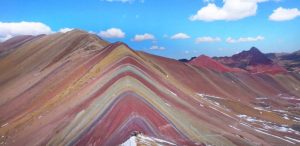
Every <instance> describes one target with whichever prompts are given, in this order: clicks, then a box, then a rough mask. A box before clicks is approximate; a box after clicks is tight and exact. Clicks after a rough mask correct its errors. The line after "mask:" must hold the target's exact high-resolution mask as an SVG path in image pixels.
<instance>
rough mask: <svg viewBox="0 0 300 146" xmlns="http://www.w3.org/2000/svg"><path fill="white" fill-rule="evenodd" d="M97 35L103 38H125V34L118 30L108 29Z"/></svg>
mask: <svg viewBox="0 0 300 146" xmlns="http://www.w3.org/2000/svg"><path fill="white" fill-rule="evenodd" d="M98 35H99V36H100V37H103V38H124V37H125V33H124V32H123V31H122V30H121V29H119V28H110V29H107V30H105V31H101V32H100V33H99V34H98Z"/></svg>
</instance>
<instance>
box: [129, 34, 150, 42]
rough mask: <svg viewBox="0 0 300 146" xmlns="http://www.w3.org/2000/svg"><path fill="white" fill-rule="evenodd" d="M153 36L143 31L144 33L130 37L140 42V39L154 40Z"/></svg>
mask: <svg viewBox="0 0 300 146" xmlns="http://www.w3.org/2000/svg"><path fill="white" fill-rule="evenodd" d="M154 39H155V37H154V35H152V34H149V33H145V34H137V35H135V36H134V38H133V39H132V40H133V41H136V42H140V41H145V40H154Z"/></svg>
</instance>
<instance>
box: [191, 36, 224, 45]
mask: <svg viewBox="0 0 300 146" xmlns="http://www.w3.org/2000/svg"><path fill="white" fill-rule="evenodd" d="M220 41H221V39H220V38H219V37H215V38H213V37H207V36H206V37H198V38H196V41H195V42H196V44H199V43H213V42H220Z"/></svg>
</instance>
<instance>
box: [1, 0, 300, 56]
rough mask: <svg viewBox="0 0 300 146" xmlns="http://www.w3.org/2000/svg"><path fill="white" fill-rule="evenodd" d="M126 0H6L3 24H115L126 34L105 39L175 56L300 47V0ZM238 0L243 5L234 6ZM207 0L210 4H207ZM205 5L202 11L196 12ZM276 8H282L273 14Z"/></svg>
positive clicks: (91, 27)
mask: <svg viewBox="0 0 300 146" xmlns="http://www.w3.org/2000/svg"><path fill="white" fill-rule="evenodd" d="M127 1H128V0H85V1H82V0H81V1H79V0H57V1H55V0H35V1H24V0H2V1H1V2H0V9H1V11H2V13H1V14H0V22H1V23H2V24H3V25H4V24H8V25H9V24H10V23H18V22H22V21H26V22H40V23H42V24H44V25H46V26H48V27H49V28H50V29H51V31H52V32H57V31H59V30H60V29H62V28H79V29H82V30H86V31H92V32H94V33H96V34H99V35H100V32H101V31H103V32H104V31H106V30H108V29H110V28H115V29H118V30H121V31H122V33H124V34H123V36H117V37H115V38H113V36H111V37H110V38H105V39H106V40H109V41H110V42H115V41H123V42H125V43H127V44H129V46H131V47H132V48H133V49H135V50H142V51H145V52H149V53H153V54H157V55H161V56H166V57H171V58H176V59H178V58H189V57H192V56H198V55H201V54H206V55H208V56H226V55H232V54H234V53H237V52H240V51H242V50H247V49H249V48H250V47H252V46H256V47H258V48H259V49H260V50H261V51H262V52H293V51H296V50H300V41H299V38H300V29H299V26H300V17H299V16H300V14H298V12H299V13H300V11H299V9H300V1H299V0H244V1H252V2H250V3H244V2H243V0H225V1H223V0H214V1H213V0H129V1H128V2H127ZM226 1H227V2H226ZM241 1H242V3H241ZM226 3H227V4H226ZM237 4H238V7H234V6H235V5H237ZM225 5H226V6H225ZM208 6H210V9H205V8H208ZM236 8H238V9H236ZM279 8H282V9H281V10H278V9H279ZM200 10H201V13H197V12H198V11H200ZM275 10H278V11H277V13H276V14H274V17H272V18H270V16H271V15H272V14H273V13H274V12H275ZM197 14H198V15H197ZM223 14H224V15H223ZM192 16H194V19H192ZM8 25H5V27H1V24H0V37H1V32H2V37H5V35H7V34H6V33H7V32H8V31H5V30H4V29H5V28H8ZM9 28H11V27H9ZM1 29H2V30H1ZM24 29H26V28H24ZM21 32H23V31H21ZM145 33H148V34H149V35H150V36H151V37H150V38H148V40H147V39H146V38H144V39H146V40H144V41H141V40H140V41H134V40H133V39H134V37H135V35H143V34H145ZM177 33H184V34H186V35H187V36H188V38H185V39H171V37H172V36H173V35H175V34H177ZM15 34H18V33H15ZM21 34H22V33H21ZM102 34H103V33H102ZM104 34H105V33H104ZM11 35H14V34H11ZM102 36H103V35H102ZM106 37H107V36H106ZM141 37H142V38H143V37H145V36H141ZM153 37H154V38H153ZM197 38H199V39H198V43H197V42H196V40H197ZM230 38H231V39H230Z"/></svg>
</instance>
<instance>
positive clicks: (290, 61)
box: [266, 50, 300, 71]
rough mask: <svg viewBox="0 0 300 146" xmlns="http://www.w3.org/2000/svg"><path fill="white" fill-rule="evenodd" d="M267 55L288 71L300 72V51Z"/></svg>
mask: <svg viewBox="0 0 300 146" xmlns="http://www.w3.org/2000/svg"><path fill="white" fill-rule="evenodd" d="M266 55H267V57H268V58H269V59H271V60H272V61H273V62H276V63H278V64H279V65H280V66H282V67H284V68H286V69H287V70H288V71H300V50H299V51H296V52H293V53H269V54H266Z"/></svg>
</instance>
